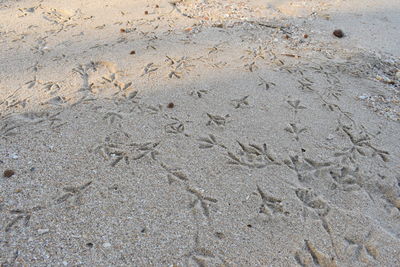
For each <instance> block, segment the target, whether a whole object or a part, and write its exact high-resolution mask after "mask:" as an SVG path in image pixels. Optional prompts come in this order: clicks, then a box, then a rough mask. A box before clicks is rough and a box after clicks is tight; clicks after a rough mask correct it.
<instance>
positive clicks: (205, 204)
mask: <svg viewBox="0 0 400 267" xmlns="http://www.w3.org/2000/svg"><path fill="white" fill-rule="evenodd" d="M186 191H187V192H189V193H190V194H192V195H194V196H195V197H196V199H195V200H194V201H193V202H192V203H191V204H190V208H194V207H195V206H196V205H197V204H200V207H201V209H202V211H203V215H204V216H205V217H206V218H207V219H210V209H209V204H210V203H217V202H218V201H217V200H216V199H215V198H211V197H204V196H203V194H202V193H201V192H199V191H198V190H196V189H193V188H190V187H187V188H186Z"/></svg>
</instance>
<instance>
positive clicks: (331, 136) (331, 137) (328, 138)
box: [326, 134, 335, 140]
mask: <svg viewBox="0 0 400 267" xmlns="http://www.w3.org/2000/svg"><path fill="white" fill-rule="evenodd" d="M334 137H335V136H334V135H333V134H328V137H327V138H326V139H327V140H332V139H333V138H334Z"/></svg>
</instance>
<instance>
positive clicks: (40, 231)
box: [38, 229, 50, 235]
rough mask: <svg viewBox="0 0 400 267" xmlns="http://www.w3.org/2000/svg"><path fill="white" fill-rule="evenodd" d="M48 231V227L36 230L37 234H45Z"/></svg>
mask: <svg viewBox="0 0 400 267" xmlns="http://www.w3.org/2000/svg"><path fill="white" fill-rule="evenodd" d="M49 231H50V230H49V229H39V230H38V234H39V235H42V234H46V233H48V232H49Z"/></svg>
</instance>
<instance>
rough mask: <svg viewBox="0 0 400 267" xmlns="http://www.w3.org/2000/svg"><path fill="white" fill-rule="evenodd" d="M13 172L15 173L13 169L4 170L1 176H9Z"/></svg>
mask: <svg viewBox="0 0 400 267" xmlns="http://www.w3.org/2000/svg"><path fill="white" fill-rule="evenodd" d="M14 174H15V171H13V170H5V171H4V173H3V177H5V178H10V177H11V176H13V175H14Z"/></svg>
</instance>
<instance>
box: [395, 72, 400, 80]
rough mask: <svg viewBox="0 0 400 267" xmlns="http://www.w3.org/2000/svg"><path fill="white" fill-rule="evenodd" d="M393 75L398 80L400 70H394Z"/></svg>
mask: <svg viewBox="0 0 400 267" xmlns="http://www.w3.org/2000/svg"><path fill="white" fill-rule="evenodd" d="M394 77H396V79H397V80H399V81H400V70H398V71H396V74H395V75H394Z"/></svg>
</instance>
